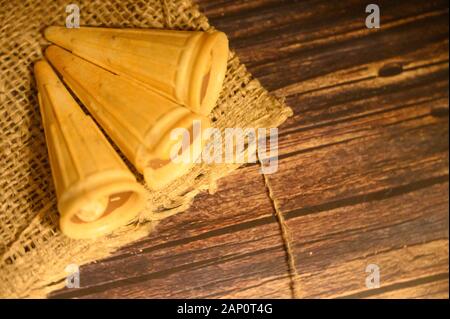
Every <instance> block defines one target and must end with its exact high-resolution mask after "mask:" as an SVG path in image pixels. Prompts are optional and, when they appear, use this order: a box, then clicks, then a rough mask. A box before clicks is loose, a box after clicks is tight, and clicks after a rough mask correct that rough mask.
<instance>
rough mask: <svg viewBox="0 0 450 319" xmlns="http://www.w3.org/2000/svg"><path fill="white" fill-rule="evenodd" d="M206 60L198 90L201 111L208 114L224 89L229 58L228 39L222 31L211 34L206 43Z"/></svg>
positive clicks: (203, 64) (203, 63)
mask: <svg viewBox="0 0 450 319" xmlns="http://www.w3.org/2000/svg"><path fill="white" fill-rule="evenodd" d="M204 48H205V50H206V52H205V55H204V59H205V60H204V61H203V62H202V67H201V69H202V70H201V86H200V91H199V92H198V101H199V102H200V113H201V114H208V113H209V112H210V111H211V110H212V109H213V108H214V106H215V105H216V101H217V99H218V98H219V94H220V91H221V90H222V84H223V80H224V78H225V72H226V67H227V59H228V40H227V38H226V36H225V35H224V34H223V33H221V32H218V33H215V34H214V35H212V36H210V37H209V39H208V40H207V41H206V44H205V47H204Z"/></svg>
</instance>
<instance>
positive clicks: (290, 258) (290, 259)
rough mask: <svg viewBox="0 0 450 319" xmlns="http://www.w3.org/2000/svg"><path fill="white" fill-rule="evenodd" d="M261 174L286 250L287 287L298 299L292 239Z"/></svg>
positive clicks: (297, 280) (299, 294) (264, 176)
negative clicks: (288, 278) (288, 281)
mask: <svg viewBox="0 0 450 319" xmlns="http://www.w3.org/2000/svg"><path fill="white" fill-rule="evenodd" d="M258 160H259V159H258ZM259 164H260V165H261V166H262V164H261V162H259ZM261 175H262V176H263V179H264V185H265V187H266V191H267V195H268V197H269V199H270V202H271V203H272V207H273V209H274V212H275V217H276V219H277V222H278V225H279V228H280V235H281V240H282V241H283V247H284V250H285V252H286V262H287V266H288V271H289V277H290V287H289V288H290V290H291V295H292V298H294V299H298V298H300V296H301V293H300V286H299V285H298V282H299V277H300V276H299V275H298V271H297V267H296V262H295V256H294V251H293V249H292V245H291V242H292V240H291V238H290V233H289V230H288V226H287V224H286V222H285V220H284V216H283V213H282V212H281V210H280V209H279V206H278V205H277V202H276V199H275V196H274V194H273V191H272V188H271V187H270V183H269V179H268V177H267V175H266V174H264V173H262V174H261Z"/></svg>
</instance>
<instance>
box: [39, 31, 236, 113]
mask: <svg viewBox="0 0 450 319" xmlns="http://www.w3.org/2000/svg"><path fill="white" fill-rule="evenodd" d="M45 37H46V38H47V39H48V40H49V41H51V42H53V43H55V44H57V45H59V46H61V47H63V48H65V49H67V50H69V51H71V52H72V53H74V54H75V55H78V56H80V57H83V58H85V59H86V60H89V61H91V62H93V63H95V64H97V65H100V66H102V67H103V68H105V69H108V70H110V71H113V72H114V73H116V74H120V75H122V76H127V77H129V78H130V79H132V80H138V81H140V82H141V83H142V84H143V85H145V86H147V87H148V88H150V89H152V90H156V91H157V92H159V93H160V94H163V95H164V96H166V97H167V98H169V99H171V100H173V101H175V102H177V103H179V104H182V105H184V106H186V107H188V108H189V109H191V110H192V111H194V112H196V113H199V114H203V115H208V114H209V113H210V112H211V110H212V109H213V108H214V106H215V104H216V102H217V99H218V97H219V94H220V91H221V89H222V84H223V80H224V77H225V72H226V67H227V59H228V39H227V37H226V35H225V34H224V33H222V32H218V31H215V32H197V31H175V30H157V29H111V28H88V27H83V28H74V29H68V28H64V27H56V26H52V27H49V28H47V29H46V30H45Z"/></svg>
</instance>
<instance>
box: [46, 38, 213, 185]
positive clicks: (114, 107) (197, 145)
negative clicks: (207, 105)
mask: <svg viewBox="0 0 450 319" xmlns="http://www.w3.org/2000/svg"><path fill="white" fill-rule="evenodd" d="M46 56H47V58H48V59H49V61H50V62H51V63H52V64H53V66H54V67H55V68H56V69H57V70H58V72H60V73H61V75H62V77H63V79H64V81H65V82H66V83H67V85H68V86H69V87H70V88H71V89H72V90H73V91H74V92H75V94H76V95H77V96H78V97H79V99H80V100H81V101H82V102H83V104H84V105H85V106H86V107H87V108H88V110H89V112H90V113H91V114H92V115H93V117H94V118H95V119H96V120H97V122H98V123H99V124H100V125H101V126H102V127H103V129H104V130H105V131H106V133H107V134H108V135H109V136H110V137H111V139H112V140H113V141H114V142H115V143H116V145H117V146H118V147H119V148H120V149H121V150H122V152H123V153H124V154H125V156H127V158H128V159H129V160H130V161H131V162H132V163H133V164H134V165H135V167H136V168H137V169H138V171H139V172H141V173H143V174H144V178H145V181H146V183H147V185H148V186H149V187H150V188H152V189H155V190H157V189H161V188H163V187H164V186H166V185H167V184H169V183H170V182H172V181H173V180H174V179H176V178H177V177H180V176H181V175H183V174H185V173H187V171H188V170H189V169H190V168H191V167H192V166H193V165H194V161H195V160H196V159H197V158H198V157H199V156H200V155H201V151H202V148H203V146H204V142H205V141H204V140H203V138H202V133H201V132H200V133H199V132H197V134H195V136H193V137H192V141H189V142H190V145H189V146H188V147H186V145H181V144H180V142H182V141H181V140H180V139H173V138H172V137H171V133H172V131H173V130H174V129H176V128H178V129H180V128H184V129H185V130H186V131H188V132H191V131H192V128H193V125H194V122H196V121H197V122H199V123H200V124H201V125H200V126H201V129H202V130H204V129H206V128H208V127H209V126H210V122H209V119H208V118H207V117H205V116H201V115H198V114H195V113H193V112H191V111H189V110H188V109H187V108H185V107H182V106H180V105H178V104H176V103H175V102H172V101H170V100H168V99H166V98H165V97H163V96H161V95H159V94H157V93H155V92H153V91H151V90H147V89H146V88H143V87H141V86H139V85H137V84H135V83H134V82H131V81H129V79H127V78H124V77H122V76H120V75H117V74H113V73H111V72H109V71H107V70H104V69H102V68H100V67H98V66H96V65H94V64H92V63H90V62H88V61H86V60H83V59H81V58H79V57H77V56H75V55H73V54H71V53H70V52H68V51H66V50H64V49H61V48H59V47H56V46H50V47H49V48H48V49H47V51H46ZM191 135H192V134H191ZM183 142H184V141H183ZM181 146H184V147H183V148H182V147H181ZM174 148H175V149H176V151H177V152H175V153H177V154H178V155H179V157H182V158H183V159H186V158H187V159H188V160H187V161H186V160H183V161H173V160H172V159H173V157H172V154H173V150H174ZM181 150H183V151H182V152H181V154H180V151H181Z"/></svg>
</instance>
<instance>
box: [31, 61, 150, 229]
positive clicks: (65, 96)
mask: <svg viewBox="0 0 450 319" xmlns="http://www.w3.org/2000/svg"><path fill="white" fill-rule="evenodd" d="M35 76H36V80H37V86H38V92H39V94H38V97H39V105H40V110H41V116H42V122H43V126H44V130H45V136H46V141H47V147H48V153H49V158H50V165H51V169H52V175H53V180H54V183H55V188H56V193H57V197H58V208H59V211H60V214H61V223H60V225H61V228H62V230H63V232H64V233H66V234H67V235H68V236H70V237H74V238H86V237H95V236H97V235H102V234H104V233H106V232H109V231H111V230H112V229H114V228H116V227H118V226H120V225H123V224H124V223H126V222H128V221H130V219H132V218H133V217H135V216H136V215H137V213H138V212H139V210H140V209H142V208H143V204H144V190H143V188H142V187H141V186H140V185H139V184H138V183H137V182H136V179H135V177H134V175H133V174H132V173H131V172H130V171H129V169H128V167H127V166H126V165H125V164H124V163H123V161H122V160H121V158H120V157H119V156H118V154H117V153H116V152H115V150H114V149H113V148H112V146H111V145H110V144H109V143H108V141H107V139H106V138H105V136H103V134H102V133H101V131H100V130H99V128H98V127H97V126H96V124H95V123H94V122H93V120H92V119H91V118H90V117H89V116H87V115H86V114H85V113H84V112H83V111H82V110H81V108H80V106H79V105H78V104H77V103H76V102H75V100H74V99H73V98H72V96H71V95H70V93H69V92H68V91H67V89H66V88H65V87H64V85H63V84H62V83H61V82H60V81H59V79H58V77H57V76H56V74H55V73H54V71H53V70H52V68H51V67H50V65H49V64H48V63H47V62H45V61H39V62H37V63H36V65H35ZM124 192H125V193H126V194H125V193H124ZM119 193H124V194H125V196H122V199H123V200H122V201H121V204H124V205H126V206H127V210H126V211H120V210H118V207H116V209H115V210H112V207H113V206H117V205H115V204H114V205H112V204H111V203H109V196H110V195H114V194H116V195H117V194H119ZM125 197H126V198H125ZM126 199H127V200H128V203H126V202H127V200H126ZM110 204H111V205H110ZM108 205H109V210H110V211H111V213H110V214H109V216H107V217H106V218H100V219H98V218H99V217H101V215H102V214H103V211H104V210H106V208H107V206H108ZM77 214H79V215H77ZM77 216H79V217H80V218H81V219H80V218H78V217H77ZM97 219H98V220H97ZM84 221H92V222H93V223H89V222H84Z"/></svg>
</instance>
